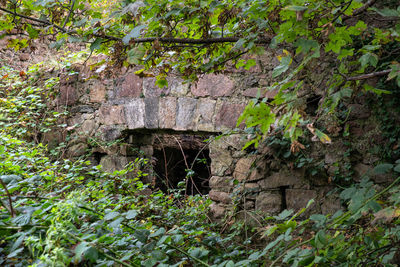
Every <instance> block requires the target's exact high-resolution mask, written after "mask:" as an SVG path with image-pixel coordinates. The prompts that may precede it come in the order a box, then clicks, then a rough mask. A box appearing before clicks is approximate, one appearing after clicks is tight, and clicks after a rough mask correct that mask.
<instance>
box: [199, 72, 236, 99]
mask: <svg viewBox="0 0 400 267" xmlns="http://www.w3.org/2000/svg"><path fill="white" fill-rule="evenodd" d="M234 89H235V83H234V81H233V80H231V79H230V78H229V77H227V76H226V75H223V74H206V75H204V77H203V78H200V79H199V82H198V83H197V85H194V86H192V94H193V95H194V96H201V97H203V96H213V97H217V96H231V95H232V94H233V92H234Z"/></svg>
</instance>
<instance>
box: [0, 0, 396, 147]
mask: <svg viewBox="0 0 400 267" xmlns="http://www.w3.org/2000/svg"><path fill="white" fill-rule="evenodd" d="M0 10H1V11H3V14H2V16H1V17H0V31H3V35H7V34H9V33H21V34H22V33H23V34H25V35H24V36H23V38H20V39H18V41H13V42H12V43H11V44H10V45H12V46H14V47H15V48H19V47H23V46H27V45H28V44H29V42H30V40H31V39H35V38H41V36H46V35H47V36H51V37H52V38H53V39H54V42H53V44H52V46H53V47H55V48H59V47H61V46H62V45H63V44H65V43H68V42H69V43H76V42H80V43H82V42H85V43H88V44H90V50H91V51H92V52H98V53H104V54H107V55H109V56H110V62H109V63H110V64H111V65H112V66H129V65H143V66H144V67H145V69H152V70H153V71H154V72H155V73H156V75H157V79H158V82H157V84H158V85H159V86H165V85H167V81H166V79H165V77H166V76H167V75H168V73H170V72H175V73H179V74H181V75H183V76H184V77H185V78H186V79H188V80H192V81H194V80H196V79H197V77H198V75H199V74H203V73H212V72H220V71H223V70H224V68H226V67H227V66H228V65H229V66H232V65H234V66H236V67H244V68H245V69H249V68H250V67H252V66H253V65H255V64H256V61H255V60H254V58H252V57H251V56H250V57H248V59H247V60H245V59H243V58H241V57H242V55H244V54H247V53H248V54H262V53H263V52H264V51H265V50H266V49H276V50H277V51H278V52H279V53H281V56H279V60H280V64H279V66H277V67H276V68H275V69H274V71H273V73H272V75H273V77H274V78H275V79H276V82H275V83H274V84H272V85H271V86H269V87H266V88H261V90H263V91H265V90H277V91H278V94H277V95H276V96H275V98H274V100H273V101H272V102H271V101H267V100H266V99H264V100H263V101H260V100H255V101H254V103H253V104H250V106H249V107H248V108H247V109H246V110H245V112H244V114H243V116H242V117H241V118H240V121H244V122H245V123H246V124H247V126H248V127H256V128H257V129H258V130H257V131H256V135H255V139H254V140H253V141H252V143H254V144H255V145H256V146H257V144H258V142H259V141H260V140H262V139H263V138H264V137H265V135H266V134H267V133H268V132H269V131H270V127H271V123H273V122H274V121H275V117H277V118H278V124H284V127H285V135H286V137H288V138H290V139H291V140H292V142H294V141H297V139H298V137H299V136H301V135H302V134H303V130H305V129H307V127H306V125H307V118H306V116H305V115H304V114H302V112H301V111H300V110H299V109H298V105H297V104H296V102H298V101H300V100H299V97H298V92H299V91H301V90H304V88H307V87H309V86H310V85H311V87H313V86H314V87H315V86H316V85H315V84H316V83H317V82H318V84H319V85H318V86H319V87H322V89H323V90H324V91H325V93H324V94H323V102H324V103H325V104H324V105H322V106H323V108H320V109H321V112H322V113H323V114H325V113H331V112H333V111H334V110H335V108H336V107H337V106H338V104H339V102H340V100H341V99H343V98H349V97H351V96H352V95H353V94H355V93H356V92H358V91H360V90H363V91H372V92H374V93H377V94H381V93H390V91H388V90H384V89H383V88H375V87H374V86H371V85H367V84H365V83H364V81H365V80H366V79H368V78H370V77H378V76H384V75H387V77H388V79H393V80H395V81H396V82H397V85H400V65H399V63H398V60H399V52H398V49H399V41H400V23H399V22H400V20H399V18H400V6H399V4H398V2H397V1H392V0H385V1H374V0H368V1H367V0H365V1H362V0H330V1H325V0H308V1H306V0H270V1H262V0H257V1H253V0H240V1H232V0H220V1H218V0H201V1H194V0H168V1H167V0H161V1H159V0H157V1H155V0H145V1H143V0H138V1H132V0H124V1H117V2H114V1H110V2H108V1H89V2H87V1H80V0H72V1H71V0H68V1H55V0H40V1H32V0H23V1H3V5H2V7H0ZM282 49H283V50H282ZM280 51H283V52H280ZM249 58H250V59H249ZM315 62H327V63H328V65H329V66H330V68H331V69H332V71H331V72H329V75H328V78H327V80H326V81H325V80H323V79H322V77H319V79H321V80H323V83H322V81H317V80H312V79H311V80H309V81H304V79H302V76H303V75H304V72H306V71H307V69H308V70H309V69H310V68H313V67H314V68H315V67H318V66H316V65H315ZM363 74H368V75H363ZM307 82H308V84H307ZM318 89H321V88H318ZM259 102H263V104H261V103H259ZM257 109H259V110H263V111H262V112H257V111H256V110H257ZM279 112H280V113H282V114H290V115H286V116H285V117H284V118H282V117H281V116H276V115H279V114H276V113H279ZM274 114H275V115H274ZM240 121H239V122H240ZM308 122H310V121H308ZM308 129H314V127H313V126H312V125H309V127H308ZM310 131H311V132H312V133H313V134H315V133H316V132H317V133H319V135H317V137H318V138H319V139H320V140H321V141H322V142H329V141H330V139H329V137H327V136H326V135H325V134H324V133H322V132H320V131H315V130H314V131H313V130H310ZM248 145H250V144H248Z"/></svg>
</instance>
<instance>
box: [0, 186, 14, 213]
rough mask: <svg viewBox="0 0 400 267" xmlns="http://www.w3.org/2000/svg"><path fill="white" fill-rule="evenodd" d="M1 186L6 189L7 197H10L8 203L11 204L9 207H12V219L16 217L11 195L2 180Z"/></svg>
mask: <svg viewBox="0 0 400 267" xmlns="http://www.w3.org/2000/svg"><path fill="white" fill-rule="evenodd" d="M0 184H1V185H2V186H3V187H4V190H5V191H6V194H7V197H8V202H9V205H10V210H9V211H10V213H11V217H15V212H14V208H13V205H12V200H11V194H10V192H9V191H8V189H7V186H6V184H5V183H4V181H3V180H2V179H0ZM6 208H7V207H6Z"/></svg>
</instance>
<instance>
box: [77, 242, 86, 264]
mask: <svg viewBox="0 0 400 267" xmlns="http://www.w3.org/2000/svg"><path fill="white" fill-rule="evenodd" d="M88 249H89V244H88V243H87V242H81V243H79V245H77V246H76V247H75V251H74V252H75V258H76V260H77V261H78V262H81V261H82V259H83V254H84V253H85V252H86V250H88Z"/></svg>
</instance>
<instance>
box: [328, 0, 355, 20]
mask: <svg viewBox="0 0 400 267" xmlns="http://www.w3.org/2000/svg"><path fill="white" fill-rule="evenodd" d="M352 2H353V0H350V1H349V2H348V4H347V6H346V7H345V8H344V9H343V10H341V11H340V12H339V14H337V15H336V17H335V18H334V19H333V20H332V23H334V22H335V21H336V20H337V19H338V18H339V17H340V16H342V15H343V14H344V12H346V10H347V9H348V8H349V7H350V5H351V3H352Z"/></svg>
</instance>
